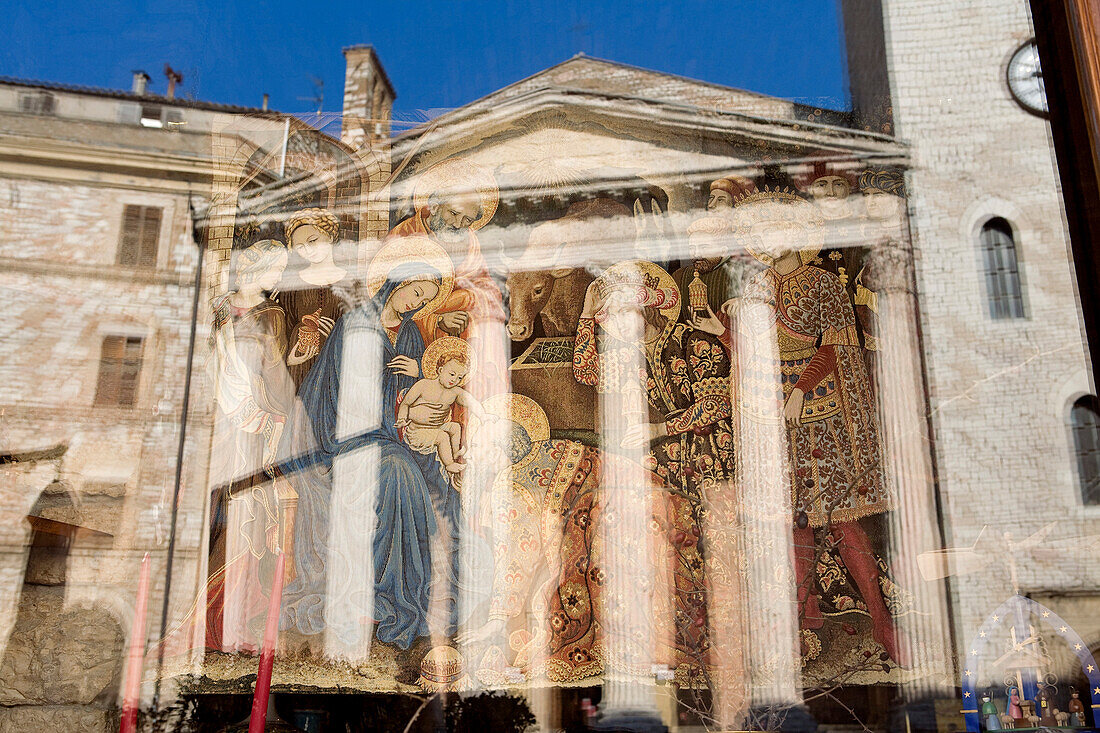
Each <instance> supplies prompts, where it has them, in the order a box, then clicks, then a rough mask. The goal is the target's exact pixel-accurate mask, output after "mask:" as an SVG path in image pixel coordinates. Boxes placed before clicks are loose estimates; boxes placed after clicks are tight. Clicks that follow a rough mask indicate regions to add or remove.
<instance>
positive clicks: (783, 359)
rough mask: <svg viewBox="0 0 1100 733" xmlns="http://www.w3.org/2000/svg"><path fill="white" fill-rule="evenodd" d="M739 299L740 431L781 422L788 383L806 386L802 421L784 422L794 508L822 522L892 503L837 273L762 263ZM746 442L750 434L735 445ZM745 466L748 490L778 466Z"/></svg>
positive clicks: (815, 522)
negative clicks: (786, 269) (783, 268)
mask: <svg viewBox="0 0 1100 733" xmlns="http://www.w3.org/2000/svg"><path fill="white" fill-rule="evenodd" d="M744 298H745V303H746V307H744V308H743V309H742V311H741V314H740V317H739V318H738V332H739V334H738V339H739V340H738V354H739V359H740V363H739V366H738V380H737V383H736V391H737V395H736V397H737V409H738V411H739V412H740V413H741V415H743V416H744V417H745V418H746V420H745V421H744V424H745V426H746V430H747V431H748V432H751V431H752V430H753V427H752V425H753V423H758V424H759V423H771V424H775V423H777V422H779V421H781V420H783V404H784V402H785V400H787V399H788V398H789V397H790V395H791V392H792V390H794V389H795V387H796V386H797V387H799V388H800V389H803V391H804V392H805V399H804V402H803V409H802V414H801V424H800V425H793V424H791V423H786V424H785V429H786V430H787V432H788V440H787V443H788V446H789V455H788V460H789V464H788V466H789V469H790V470H789V473H790V480H791V500H792V505H793V508H794V512H795V513H796V514H797V513H799V512H805V513H806V515H807V516H808V518H809V523H810V526H813V527H821V526H825V525H827V524H831V523H836V522H846V521H851V520H855V519H859V518H860V517H864V516H868V515H871V514H879V513H882V512H885V511H887V510H889V509H890V499H889V496H888V494H887V489H886V484H885V475H884V472H883V466H882V454H881V444H880V441H879V430H878V419H877V417H876V414H875V408H874V401H873V398H872V396H871V389H870V383H869V381H868V377H867V367H866V364H865V362H864V360H863V356H862V353H861V349H860V346H859V339H858V335H857V333H856V323H855V314H854V313H853V311H852V306H851V303H850V302H849V300H848V297H847V294H846V293H845V291H844V286H843V285H842V284H841V282H840V280H839V279H838V278H837V277H836V276H835V275H833V274H832V273H829V272H827V271H826V270H823V269H821V268H818V267H812V266H808V265H803V266H802V267H799V268H798V269H797V270H795V271H794V272H792V273H790V274H788V275H780V274H778V273H777V272H776V271H775V270H774V269H768V270H766V271H765V272H763V273H760V274H759V275H757V276H756V277H754V278H753V279H752V281H750V283H749V285H748V287H747V288H746V292H745V296H744ZM765 339H767V340H768V341H769V342H770V343H767V342H765ZM751 442H752V440H751V436H747V435H746V436H743V440H742V442H741V444H742V445H749V444H751ZM745 463H746V465H745V466H744V468H743V472H744V474H745V477H744V478H745V480H746V481H747V482H748V486H749V488H750V489H751V487H752V486H753V485H754V484H756V483H760V484H763V483H766V482H767V481H768V477H767V476H766V475H765V474H768V473H772V472H774V471H781V468H780V467H777V466H775V465H774V461H767V460H761V461H752V460H748V461H746V462H745ZM775 475H778V474H775Z"/></svg>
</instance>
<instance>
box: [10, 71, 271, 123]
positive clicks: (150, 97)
mask: <svg viewBox="0 0 1100 733" xmlns="http://www.w3.org/2000/svg"><path fill="white" fill-rule="evenodd" d="M0 84H5V85H8V86H16V87H25V88H27V89H42V90H45V91H51V92H68V93H70V94H86V95H89V96H95V97H108V98H112V99H125V100H130V101H134V102H149V103H154V104H163V105H170V106H173V107H183V108H189V109H201V110H208V111H211V112H227V113H230V114H248V115H264V116H268V117H273V118H278V117H287V116H288V115H287V114H285V113H283V112H276V111H275V110H265V109H260V108H259V107H242V106H240V105H236V104H221V103H219V102H204V101H201V100H196V99H187V98H186V97H166V96H164V95H162V94H135V93H133V92H127V91H122V90H120V89H105V88H103V87H90V86H83V85H80V84H59V83H57V82H48V81H38V80H36V79H19V78H16V77H11V76H0Z"/></svg>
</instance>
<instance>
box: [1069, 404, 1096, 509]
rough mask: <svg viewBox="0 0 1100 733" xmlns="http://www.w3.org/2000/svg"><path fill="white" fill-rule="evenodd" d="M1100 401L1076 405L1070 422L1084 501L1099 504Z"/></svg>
mask: <svg viewBox="0 0 1100 733" xmlns="http://www.w3.org/2000/svg"><path fill="white" fill-rule="evenodd" d="M1098 407H1100V401H1098V400H1097V398H1096V396H1095V395H1085V396H1084V397H1081V398H1080V399H1078V400H1077V401H1076V402H1074V403H1073V409H1072V410H1071V412H1070V416H1071V417H1070V419H1071V422H1072V424H1073V442H1074V449H1075V451H1076V453H1077V473H1078V476H1079V478H1080V481H1081V501H1082V502H1084V503H1085V504H1086V505H1087V504H1100V412H1098V409H1097V408H1098Z"/></svg>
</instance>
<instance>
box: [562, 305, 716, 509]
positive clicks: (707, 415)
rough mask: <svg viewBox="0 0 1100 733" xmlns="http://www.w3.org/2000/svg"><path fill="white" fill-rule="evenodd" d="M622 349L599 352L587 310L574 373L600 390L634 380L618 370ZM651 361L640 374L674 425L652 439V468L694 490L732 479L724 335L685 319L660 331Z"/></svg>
mask: <svg viewBox="0 0 1100 733" xmlns="http://www.w3.org/2000/svg"><path fill="white" fill-rule="evenodd" d="M620 348H625V349H637V348H639V347H638V346H637V345H623V346H622V347H620ZM617 351H618V349H609V350H605V351H603V352H597V348H596V338H595V320H594V319H591V318H582V319H581V320H580V323H579V324H578V327H577V339H576V342H575V346H574V350H573V375H574V376H575V377H576V379H577V381H578V382H580V383H581V384H589V385H595V386H597V387H598V389H600V390H606V389H612V388H615V387H614V384H615V383H621V384H623V385H624V386H629V383H630V382H631V381H633V380H629V379H625V378H623V377H622V376H620V375H618V373H617V371H616V369H617V366H616V359H615V355H616V353H617ZM609 357H610V358H609ZM624 361H632V362H633V363H638V360H624ZM646 367H647V369H646V373H645V374H644V375H639V376H642V377H643V378H644V380H645V381H644V384H645V389H646V398H647V400H648V402H649V405H650V407H652V408H653V409H654V410H655V411H656V412H658V413H660V415H662V416H663V418H664V420H665V425H666V427H667V428H668V435H667V436H665V437H662V438H659V439H657V440H655V441H653V442H652V444H651V445H650V451H649V454H648V455H647V456H646V458H645V465H646V468H648V469H649V470H650V471H653V472H654V473H656V474H657V476H659V477H660V478H661V479H662V480H664V481H665V482H666V483H667V484H669V485H670V486H672V487H675V488H676V489H680V490H682V491H684V492H686V493H687V494H688V495H690V496H693V497H698V496H700V492H701V490H702V489H705V488H706V487H707V486H711V485H714V484H716V483H717V482H720V481H727V480H731V479H732V478H733V472H734V457H733V428H732V426H731V424H730V415H731V413H732V409H731V405H730V381H729V375H730V360H729V355H728V353H727V352H726V349H725V347H724V346H723V345H722V342H721V341H720V340H719V339H718V338H717V337H715V336H712V335H710V334H708V333H705V332H703V331H700V330H698V329H694V328H691V327H690V326H687V325H684V324H682V323H677V324H674V325H672V326H670V327H669V328H667V329H665V331H664V333H662V334H661V336H659V337H658V339H657V341H656V343H655V344H654V345H653V347H652V348H651V350H650V354H649V355H647V359H646ZM609 383H610V384H609Z"/></svg>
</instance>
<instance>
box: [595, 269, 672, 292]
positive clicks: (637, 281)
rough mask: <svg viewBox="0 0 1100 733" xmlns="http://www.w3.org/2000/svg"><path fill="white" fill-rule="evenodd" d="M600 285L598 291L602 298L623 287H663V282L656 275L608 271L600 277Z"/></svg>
mask: <svg viewBox="0 0 1100 733" xmlns="http://www.w3.org/2000/svg"><path fill="white" fill-rule="evenodd" d="M599 283H600V284H599V285H597V286H596V289H597V290H598V291H599V294H600V295H601V296H603V295H606V294H607V293H609V292H611V291H612V290H615V289H617V288H622V287H644V288H653V289H656V288H659V287H661V280H660V279H659V278H658V277H657V276H656V275H653V274H651V273H648V272H642V271H640V270H635V269H622V270H608V271H607V272H605V273H604V274H603V275H601V276H600V280H599Z"/></svg>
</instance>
